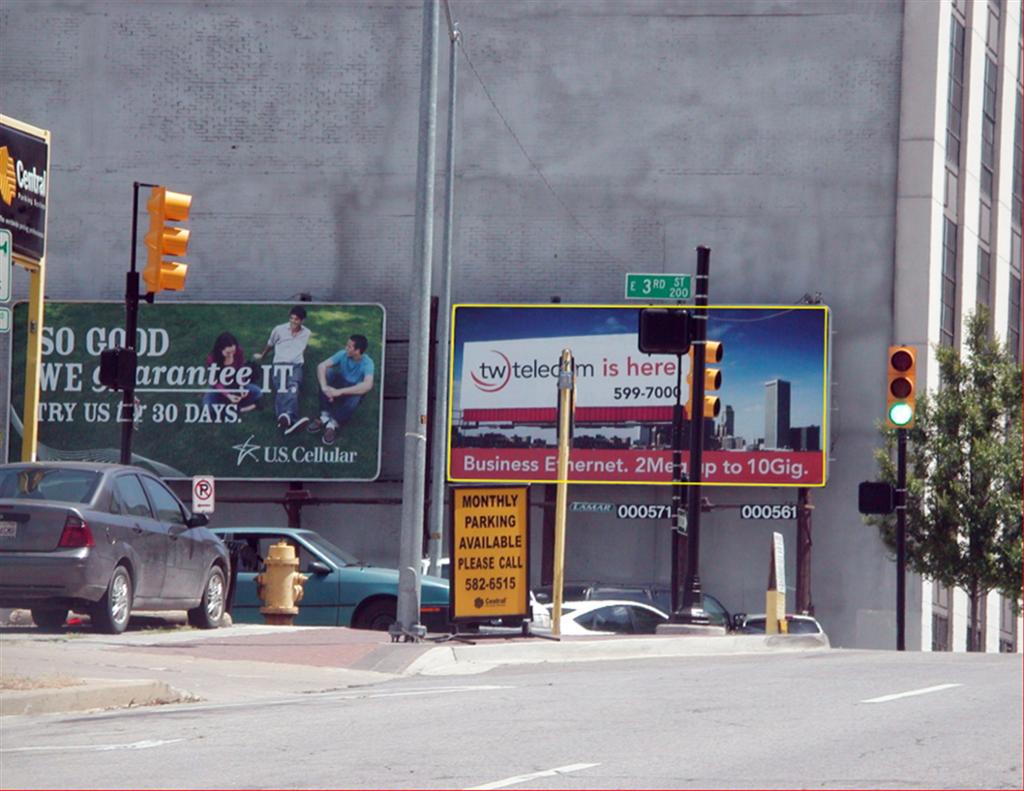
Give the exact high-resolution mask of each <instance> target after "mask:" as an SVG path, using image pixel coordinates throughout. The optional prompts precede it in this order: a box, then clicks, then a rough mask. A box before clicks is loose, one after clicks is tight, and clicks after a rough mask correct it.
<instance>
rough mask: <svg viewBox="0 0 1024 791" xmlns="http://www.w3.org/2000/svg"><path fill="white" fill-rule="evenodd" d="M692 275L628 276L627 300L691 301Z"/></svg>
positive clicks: (630, 274)
mask: <svg viewBox="0 0 1024 791" xmlns="http://www.w3.org/2000/svg"><path fill="white" fill-rule="evenodd" d="M692 284H693V278H692V277H691V276H690V275H667V274H664V273H662V274H643V273H638V272H628V273H627V274H626V299H689V298H690V297H692V296H693V288H692Z"/></svg>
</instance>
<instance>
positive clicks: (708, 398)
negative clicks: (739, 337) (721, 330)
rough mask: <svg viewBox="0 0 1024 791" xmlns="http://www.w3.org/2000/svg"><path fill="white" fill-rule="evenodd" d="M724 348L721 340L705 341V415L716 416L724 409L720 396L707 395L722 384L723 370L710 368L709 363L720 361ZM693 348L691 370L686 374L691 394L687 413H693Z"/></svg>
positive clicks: (688, 397)
mask: <svg viewBox="0 0 1024 791" xmlns="http://www.w3.org/2000/svg"><path fill="white" fill-rule="evenodd" d="M723 351H724V349H723V347H722V344H721V342H720V341H705V342H704V363H705V367H704V394H705V395H704V417H706V418H716V417H718V414H719V413H720V412H721V411H722V401H721V399H720V398H719V397H718V396H713V395H707V394H708V393H709V392H712V391H714V390H717V389H718V388H720V387H721V386H722V371H721V369H719V368H708V367H707V363H720V362H721V361H722V353H723ZM693 367H694V366H693V349H692V348H691V349H690V372H689V373H688V374H687V375H686V383H687V384H688V385H689V388H688V391H689V396H687V400H686V414H687V416H688V417H689V416H690V415H692V414H693Z"/></svg>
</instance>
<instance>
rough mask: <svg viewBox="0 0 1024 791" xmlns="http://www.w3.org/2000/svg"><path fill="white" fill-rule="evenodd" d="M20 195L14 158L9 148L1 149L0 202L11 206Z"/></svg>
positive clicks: (3, 147)
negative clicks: (16, 196)
mask: <svg viewBox="0 0 1024 791" xmlns="http://www.w3.org/2000/svg"><path fill="white" fill-rule="evenodd" d="M17 194H18V179H17V175H16V174H15V164H14V157H12V156H11V152H10V151H8V150H7V146H2V147H0V200H2V201H3V202H4V203H6V204H7V205H8V206H10V205H11V204H12V203H14V196H15V195H17Z"/></svg>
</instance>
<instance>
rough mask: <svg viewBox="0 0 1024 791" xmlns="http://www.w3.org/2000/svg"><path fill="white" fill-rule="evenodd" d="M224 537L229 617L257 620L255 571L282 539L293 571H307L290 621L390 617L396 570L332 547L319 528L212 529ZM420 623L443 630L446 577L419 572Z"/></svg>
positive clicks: (370, 625)
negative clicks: (295, 565) (231, 578)
mask: <svg viewBox="0 0 1024 791" xmlns="http://www.w3.org/2000/svg"><path fill="white" fill-rule="evenodd" d="M213 532H214V533H216V534H217V535H218V536H220V537H221V538H222V539H224V542H225V543H226V544H227V546H228V548H229V549H230V550H231V556H232V559H233V562H234V565H235V569H233V571H234V573H235V576H236V581H235V584H234V589H233V592H232V595H231V599H232V606H231V617H232V620H233V621H234V622H235V623H263V622H264V621H263V615H262V614H261V613H260V607H262V606H263V602H261V601H260V599H259V597H258V596H257V595H256V576H257V575H258V574H260V572H262V571H263V560H264V559H265V558H266V557H267V554H268V552H269V550H270V547H271V546H272V545H274V544H276V543H277V542H278V541H281V540H284V541H287V542H288V543H289V544H291V545H292V546H293V547H295V554H296V556H297V557H298V559H299V571H300V572H302V573H303V574H306V575H308V577H309V579H307V580H306V583H305V586H304V593H303V596H302V600H301V601H299V602H298V608H299V614H298V615H296V616H295V621H294V623H295V625H296V626H351V627H353V628H355V629H378V630H386V629H387V628H388V627H389V626H390V625H391V624H393V623H394V622H395V618H396V611H397V606H398V570H397V569H389V568H381V567H378V566H370V565H367V564H366V563H363V562H362V561H360V560H358V559H357V558H355V557H353V556H352V555H350V554H349V553H347V552H345V551H344V550H342V549H340V548H339V547H336V546H335V545H334V544H332V543H331V542H330V541H328V540H327V539H325V538H324V537H323V536H321V535H320V534H319V533H316V532H314V531H312V530H299V529H295V528H289V527H223V528H215V529H214V530H213ZM421 579H422V585H421V588H420V623H422V624H423V625H424V626H426V627H427V630H428V631H431V632H447V631H449V629H450V627H449V623H448V580H444V579H441V578H440V577H429V576H423V577H422V578H421Z"/></svg>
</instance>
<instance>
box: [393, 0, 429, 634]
mask: <svg viewBox="0 0 1024 791" xmlns="http://www.w3.org/2000/svg"><path fill="white" fill-rule="evenodd" d="M437 28H438V5H437V0H423V54H422V59H421V64H420V69H421V70H420V139H419V154H418V157H417V165H416V236H415V243H414V250H413V287H412V298H411V300H410V309H409V339H410V340H409V373H408V381H407V385H406V407H405V461H404V464H403V467H402V533H401V542H400V547H399V559H398V613H397V616H398V619H397V621H396V622H395V623H394V624H393V625H392V627H391V630H390V631H391V638H392V640H399V639H405V640H418V639H420V638H421V637H422V636H423V635H425V634H426V629H425V628H424V627H423V626H422V625H421V624H420V622H419V617H420V557H421V555H422V552H423V524H422V522H421V520H422V519H423V489H424V486H423V484H424V480H425V478H426V459H427V434H426V431H427V406H428V405H427V390H428V381H427V378H428V371H427V364H426V362H427V356H428V355H429V352H430V350H429V348H428V347H429V343H430V340H429V339H430V275H431V271H430V270H431V266H432V256H431V242H432V241H433V238H434V221H433V218H434V143H435V138H436V127H437Z"/></svg>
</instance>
